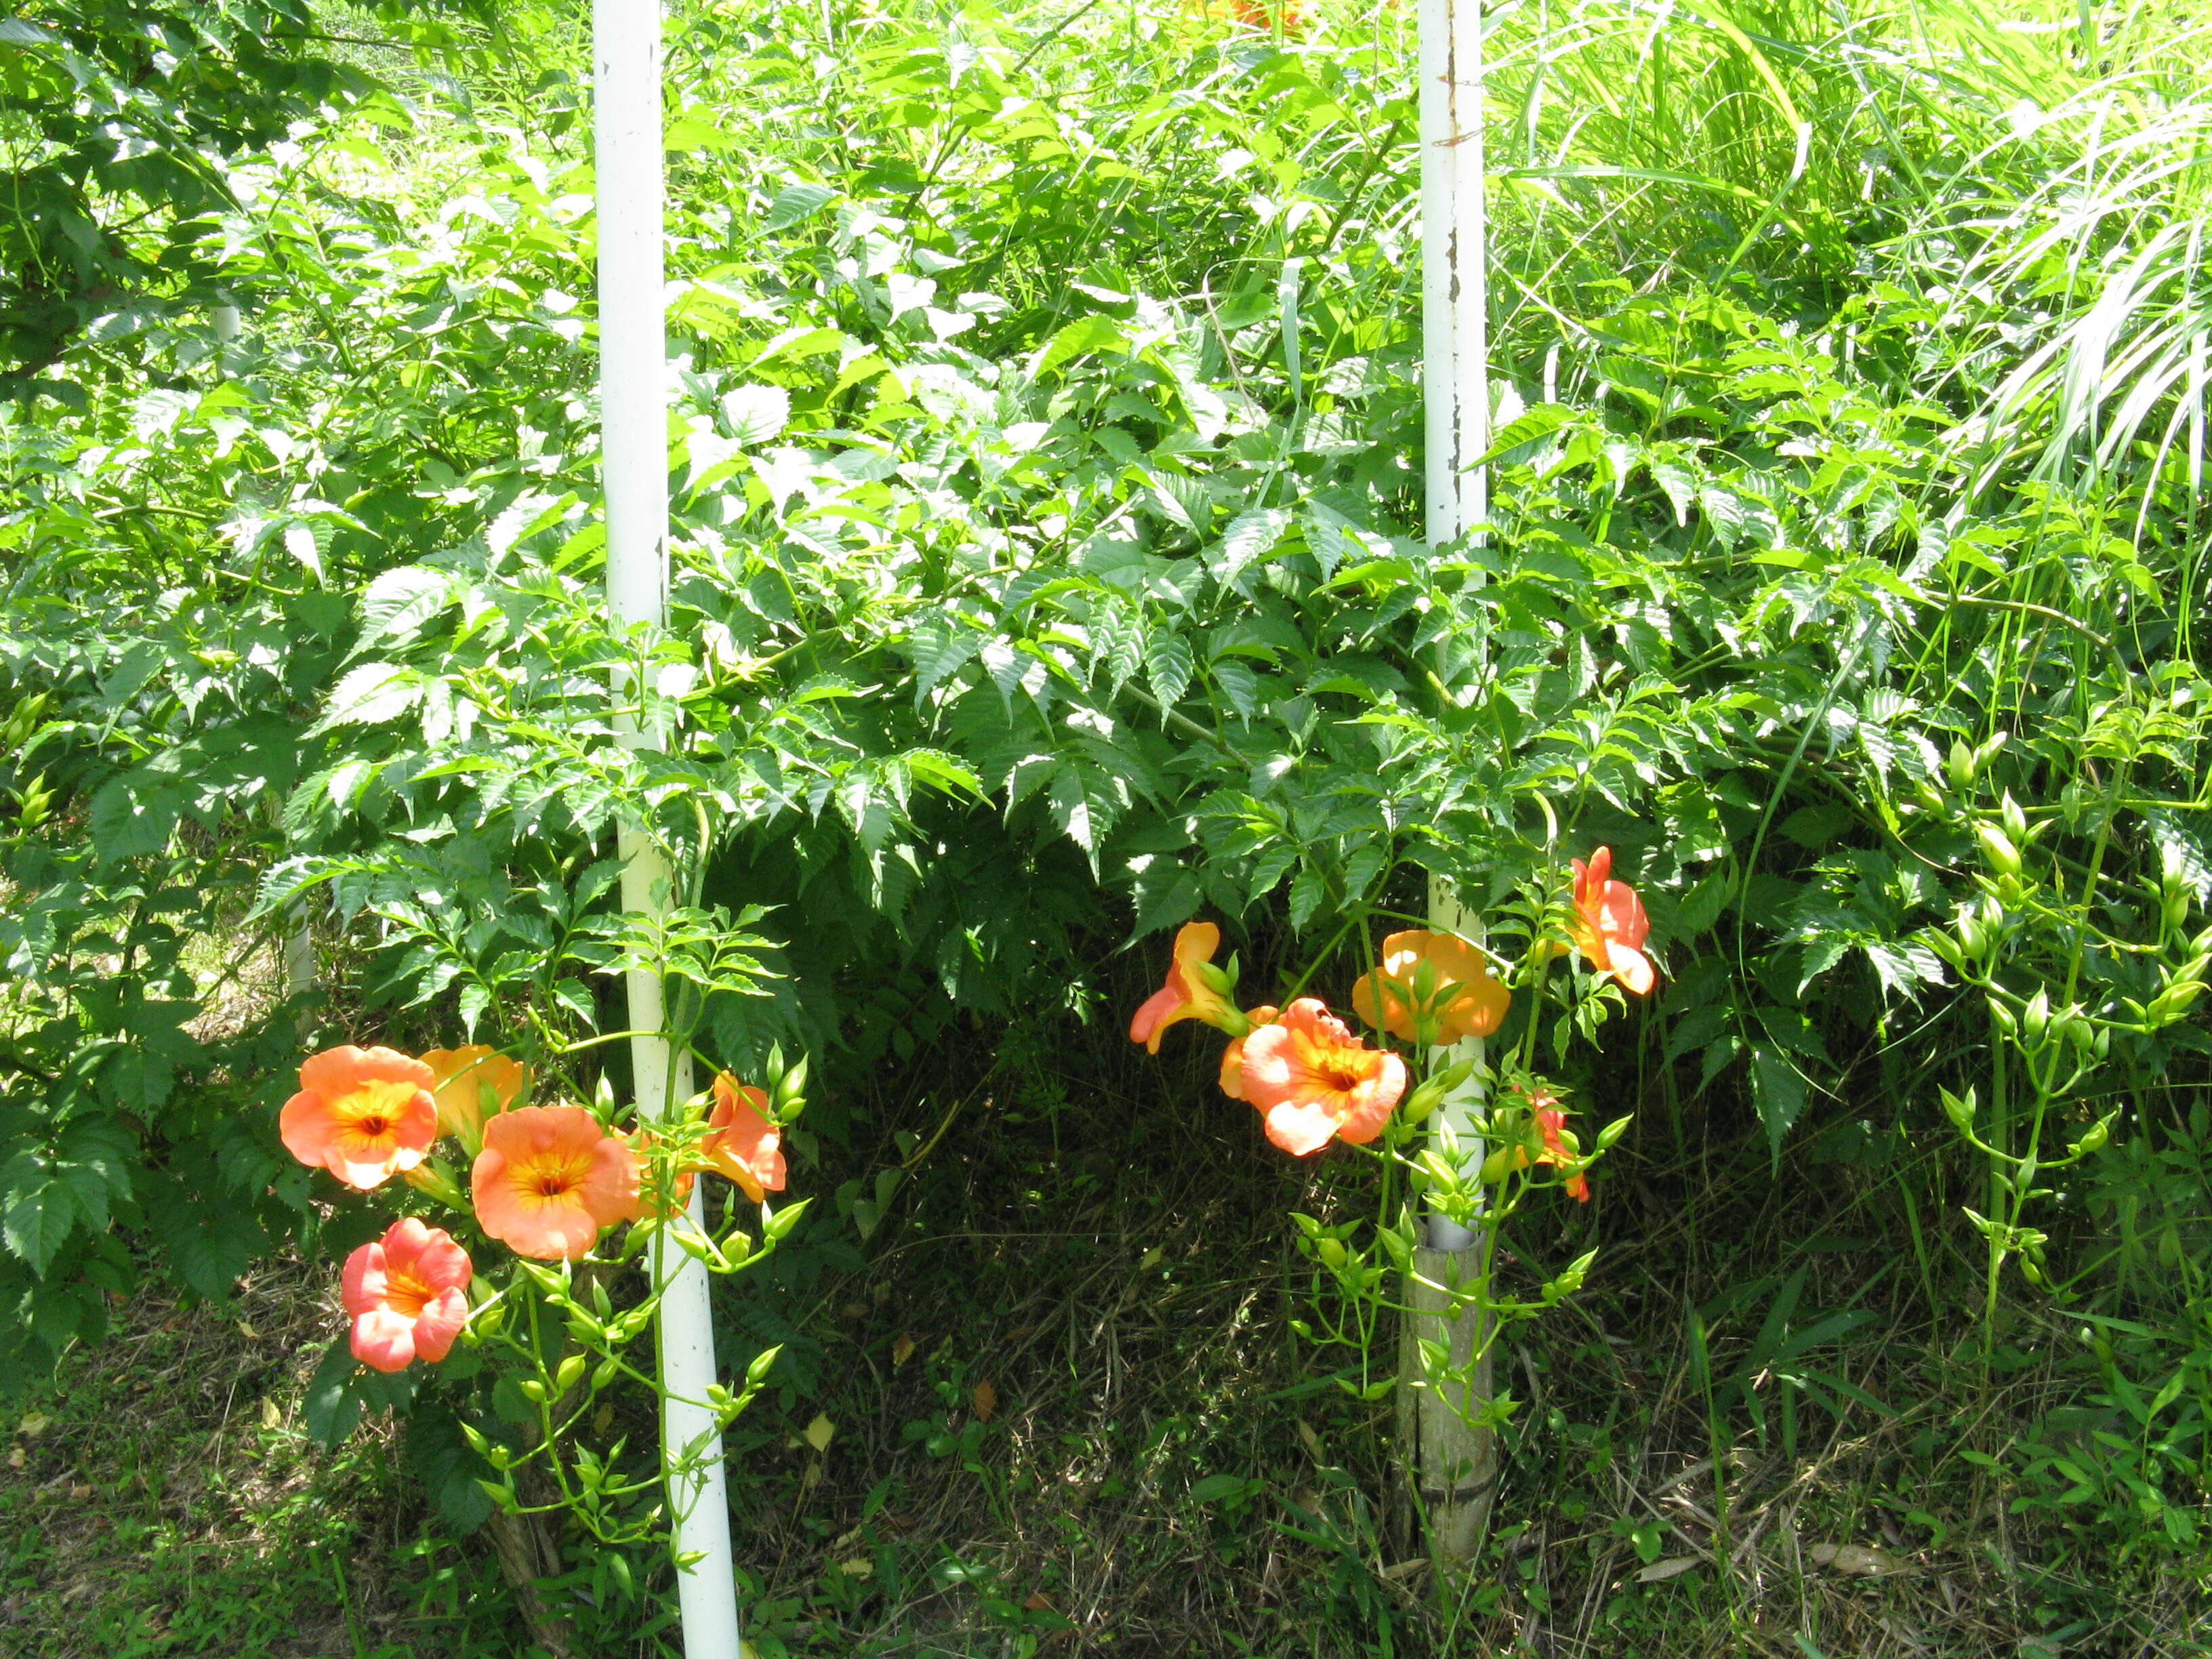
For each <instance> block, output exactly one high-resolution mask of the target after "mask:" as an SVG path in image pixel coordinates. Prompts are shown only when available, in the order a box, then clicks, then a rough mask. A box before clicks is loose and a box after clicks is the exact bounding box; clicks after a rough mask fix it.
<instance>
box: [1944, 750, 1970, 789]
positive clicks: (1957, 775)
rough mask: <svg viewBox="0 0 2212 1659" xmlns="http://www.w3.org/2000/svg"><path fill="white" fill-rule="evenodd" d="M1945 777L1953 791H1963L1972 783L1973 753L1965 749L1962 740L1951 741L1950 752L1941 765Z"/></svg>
mask: <svg viewBox="0 0 2212 1659" xmlns="http://www.w3.org/2000/svg"><path fill="white" fill-rule="evenodd" d="M1943 770H1944V773H1945V775H1947V776H1948V777H1949V779H1950V780H1951V787H1953V788H1954V789H1957V790H1960V791H1964V790H1965V788H1966V786H1967V785H1968V784H1971V783H1972V782H1973V781H1974V751H1973V750H1971V749H1969V748H1967V747H1966V739H1965V738H1952V739H1951V752H1950V754H1949V756H1948V757H1947V758H1946V759H1945V761H1944V763H1943Z"/></svg>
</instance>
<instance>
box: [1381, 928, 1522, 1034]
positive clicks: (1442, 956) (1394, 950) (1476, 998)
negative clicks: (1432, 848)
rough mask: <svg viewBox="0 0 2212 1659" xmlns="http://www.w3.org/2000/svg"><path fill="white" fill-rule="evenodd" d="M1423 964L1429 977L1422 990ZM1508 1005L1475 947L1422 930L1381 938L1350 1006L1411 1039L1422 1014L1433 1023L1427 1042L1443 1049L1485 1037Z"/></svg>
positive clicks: (1510, 999) (1504, 992)
mask: <svg viewBox="0 0 2212 1659" xmlns="http://www.w3.org/2000/svg"><path fill="white" fill-rule="evenodd" d="M1424 967H1426V969H1427V970H1428V975H1429V976H1430V979H1431V984H1430V988H1429V989H1428V990H1427V992H1426V993H1425V994H1424V993H1423V990H1422V987H1421V982H1420V981H1421V979H1422V969H1423V968H1424ZM1378 992H1379V994H1380V1000H1379V1006H1378V1000H1377V994H1378ZM1511 1006H1513V994H1512V993H1511V992H1510V991H1508V990H1507V989H1506V988H1505V987H1504V986H1503V985H1500V984H1499V983H1498V981H1496V980H1495V979H1493V978H1492V977H1491V974H1490V963H1488V962H1487V961H1486V960H1485V959H1484V957H1483V954H1482V952H1481V951H1478V950H1476V949H1475V948H1474V945H1469V944H1468V942H1467V941H1466V940H1465V939H1462V938H1460V937H1459V936H1458V935H1457V934H1455V933H1431V932H1429V931H1428V930H1427V929H1426V928H1413V929H1411V930H1409V931H1408V932H1406V933H1392V934H1390V935H1389V937H1388V938H1386V939H1384V940H1383V964H1382V966H1381V967H1380V968H1378V969H1376V970H1375V971H1373V972H1372V973H1367V974H1362V975H1360V976H1359V978H1358V981H1356V982H1354V984H1353V985H1352V1009H1353V1011H1354V1012H1356V1013H1358V1016H1359V1017H1360V1018H1362V1019H1364V1020H1365V1021H1366V1022H1367V1023H1368V1024H1370V1025H1378V1026H1380V1027H1382V1029H1383V1030H1386V1031H1388V1032H1389V1033H1390V1035H1391V1036H1395V1037H1399V1038H1401V1039H1403V1040H1404V1041H1406V1042H1413V1041H1415V1040H1416V1039H1417V1038H1419V1036H1420V1035H1421V1031H1420V1024H1421V1022H1422V1020H1423V1018H1427V1019H1429V1020H1431V1021H1433V1022H1434V1027H1435V1029H1434V1033H1433V1035H1431V1036H1430V1037H1429V1039H1428V1040H1429V1041H1430V1042H1434V1043H1437V1044H1438V1045H1439V1046H1441V1047H1445V1048H1449V1047H1450V1046H1451V1045H1452V1044H1453V1043H1455V1042H1459V1041H1460V1040H1461V1039H1462V1038H1463V1037H1471V1036H1489V1035H1490V1034H1491V1033H1492V1031H1494V1030H1497V1029H1498V1026H1499V1025H1500V1024H1504V1019H1505V1011H1506V1010H1507V1009H1508V1008H1510V1007H1511Z"/></svg>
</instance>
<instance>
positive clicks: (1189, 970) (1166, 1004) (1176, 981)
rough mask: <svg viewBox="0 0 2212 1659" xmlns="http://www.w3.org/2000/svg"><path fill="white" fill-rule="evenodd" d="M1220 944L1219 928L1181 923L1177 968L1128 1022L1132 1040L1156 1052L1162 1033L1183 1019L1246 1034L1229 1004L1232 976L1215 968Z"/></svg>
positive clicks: (1242, 1021) (1202, 923) (1203, 923)
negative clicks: (1214, 959) (1215, 952)
mask: <svg viewBox="0 0 2212 1659" xmlns="http://www.w3.org/2000/svg"><path fill="white" fill-rule="evenodd" d="M1220 946H1221V929H1219V928H1218V927H1215V926H1214V925H1213V924H1212V922H1210V921H1192V922H1186V923H1184V924H1183V927H1182V930H1181V931H1180V932H1179V933H1176V942H1175V965H1174V966H1173V967H1171V968H1170V969H1168V978H1167V983H1166V984H1165V985H1163V986H1162V987H1160V988H1159V989H1158V990H1157V991H1155V992H1153V993H1152V995H1150V996H1149V997H1147V998H1146V999H1145V1001H1144V1004H1143V1006H1140V1007H1139V1009H1138V1010H1137V1014H1136V1018H1133V1019H1132V1020H1131V1021H1130V1022H1129V1040H1130V1041H1131V1042H1141V1043H1143V1044H1144V1045H1145V1048H1146V1052H1148V1053H1151V1054H1158V1053H1159V1051H1160V1034H1161V1033H1162V1032H1164V1031H1165V1030H1167V1029H1168V1027H1169V1026H1170V1025H1172V1024H1175V1023H1176V1021H1177V1020H1179V1019H1198V1020H1203V1021H1205V1022H1206V1024H1208V1025H1211V1026H1212V1027H1214V1028H1215V1029H1216V1030H1222V1031H1226V1032H1228V1033H1229V1035H1230V1036H1243V1035H1244V1032H1245V1029H1246V1025H1245V1019H1244V1016H1243V1014H1241V1013H1239V1012H1237V1005H1236V1004H1235V1003H1233V1002H1231V1000H1229V992H1230V989H1231V987H1230V983H1229V976H1228V975H1226V974H1225V973H1223V972H1222V971H1221V969H1218V968H1217V967H1215V966H1214V965H1213V953H1214V951H1217V950H1218V949H1219V948H1220Z"/></svg>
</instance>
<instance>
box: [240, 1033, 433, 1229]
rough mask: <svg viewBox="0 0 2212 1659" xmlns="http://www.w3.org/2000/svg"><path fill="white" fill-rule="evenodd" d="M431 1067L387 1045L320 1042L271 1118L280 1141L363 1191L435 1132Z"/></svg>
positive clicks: (407, 1160) (408, 1162) (412, 1161)
mask: <svg viewBox="0 0 2212 1659" xmlns="http://www.w3.org/2000/svg"><path fill="white" fill-rule="evenodd" d="M430 1082H431V1073H430V1068H429V1067H428V1066H425V1065H424V1064H423V1063H422V1061H421V1060H411V1059H410V1058H409V1057H408V1056H407V1055H405V1054H400V1053H398V1051H397V1050H395V1049H391V1048H354V1047H353V1046H351V1045H350V1044H348V1045H346V1046H344V1047H343V1048H325V1050H324V1051H323V1052H322V1053H321V1054H316V1055H314V1056H313V1057H312V1058H310V1059H309V1060H307V1063H306V1064H305V1065H304V1066H301V1067H300V1092H299V1093H297V1094H295V1095H294V1096H293V1097H291V1098H290V1099H289V1100H288V1101H286V1102H285V1103H284V1109H283V1112H282V1113H281V1114H280V1115H279V1116H278V1118H277V1129H278V1133H280V1134H281V1135H282V1136H283V1141H284V1148H285V1150H286V1151H287V1152H290V1153H291V1154H292V1156H293V1157H294V1158H298V1159H299V1160H300V1162H301V1163H302V1164H307V1166H308V1167H309V1168H311V1169H317V1168H319V1169H325V1170H329V1171H330V1172H331V1174H332V1175H334V1176H337V1178H338V1179H339V1180H340V1181H343V1182H345V1184H346V1185H347V1186H349V1187H356V1188H360V1189H361V1190H362V1192H367V1191H368V1190H369V1189H370V1188H374V1187H380V1186H382V1185H383V1184H384V1183H385V1182H386V1181H387V1180H389V1179H390V1178H391V1177H392V1176H394V1175H397V1174H399V1173H402V1172H404V1171H405V1170H411V1169H413V1168H414V1167H415V1166H416V1164H420V1163H421V1162H422V1160H423V1158H425V1157H427V1156H428V1153H429V1151H430V1143H431V1142H433V1141H434V1140H435V1139H437V1138H438V1105H437V1102H436V1100H435V1098H433V1097H432V1096H431V1093H430Z"/></svg>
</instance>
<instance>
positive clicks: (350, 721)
mask: <svg viewBox="0 0 2212 1659" xmlns="http://www.w3.org/2000/svg"><path fill="white" fill-rule="evenodd" d="M421 700H422V676H421V675H420V674H419V673H417V672H416V671H415V670H414V669H411V668H409V667H406V666H404V665H401V664H399V663H392V662H365V663H362V665H360V666H359V667H357V668H353V669H349V670H348V671H347V672H346V676H345V678H343V679H342V680H340V681H339V682H338V683H337V689H336V690H333V691H332V692H331V704H330V711H329V712H328V713H327V714H325V715H324V716H323V718H322V720H321V721H320V723H319V725H317V726H316V727H315V730H316V731H318V732H327V731H331V730H332V729H333V728H335V727H337V726H381V725H383V724H384V723H385V722H386V721H387V720H398V718H399V717H400V716H401V715H402V714H406V713H407V712H408V711H409V710H410V709H411V708H414V707H415V705H416V703H417V702H420V701H421Z"/></svg>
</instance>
